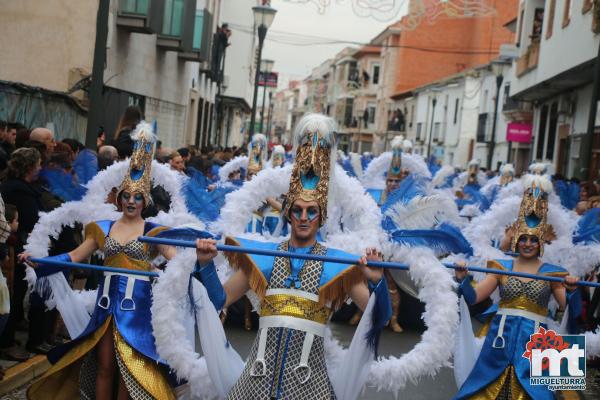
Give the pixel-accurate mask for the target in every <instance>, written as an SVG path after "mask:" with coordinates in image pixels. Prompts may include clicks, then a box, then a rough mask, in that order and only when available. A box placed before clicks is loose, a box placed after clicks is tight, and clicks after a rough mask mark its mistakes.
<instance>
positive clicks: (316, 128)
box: [195, 115, 391, 399]
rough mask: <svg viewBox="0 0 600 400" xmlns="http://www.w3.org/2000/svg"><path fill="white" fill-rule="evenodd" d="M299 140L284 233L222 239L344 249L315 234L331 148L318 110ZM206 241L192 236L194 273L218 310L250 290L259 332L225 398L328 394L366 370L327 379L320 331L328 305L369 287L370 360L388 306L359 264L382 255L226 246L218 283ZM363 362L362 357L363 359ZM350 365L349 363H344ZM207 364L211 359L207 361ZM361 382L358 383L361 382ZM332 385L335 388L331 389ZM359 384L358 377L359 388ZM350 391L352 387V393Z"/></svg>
mask: <svg viewBox="0 0 600 400" xmlns="http://www.w3.org/2000/svg"><path fill="white" fill-rule="evenodd" d="M295 142H296V145H297V146H298V148H297V152H296V161H295V165H294V169H293V172H292V178H291V182H290V189H289V192H288V196H287V199H286V204H285V206H284V209H283V210H284V211H283V213H284V215H285V217H286V218H287V219H288V220H289V221H290V223H291V238H290V240H286V241H283V242H281V243H264V242H255V241H251V240H244V239H237V238H228V239H227V241H226V242H227V243H229V244H239V245H243V246H248V247H256V248H267V249H273V250H275V249H279V250H284V251H291V252H298V253H304V254H306V253H312V254H319V255H329V256H348V255H347V254H346V253H344V252H342V251H339V250H335V249H331V248H327V247H325V246H324V245H322V244H321V243H319V242H318V241H317V233H318V231H319V228H320V227H321V226H322V225H323V224H324V223H325V221H326V219H327V203H328V191H329V179H330V173H332V172H333V171H332V170H331V168H332V163H331V153H332V151H335V138H334V123H333V121H332V120H331V119H330V118H327V117H325V116H322V115H308V116H305V117H304V118H303V119H302V120H301V121H300V122H299V124H298V126H297V127H296V133H295ZM215 244H216V242H215V241H213V240H200V241H198V243H197V256H198V270H197V271H196V272H195V275H196V276H197V277H198V279H199V280H200V281H201V282H202V283H203V284H204V286H205V287H206V288H207V291H208V294H209V297H210V299H211V301H212V302H213V304H214V305H215V308H216V309H217V310H219V309H221V308H222V307H223V306H226V305H228V304H231V303H232V302H234V301H236V300H237V299H239V298H240V297H241V296H242V295H243V294H244V293H246V292H247V291H248V290H249V289H252V290H253V291H254V292H255V293H256V294H257V295H258V297H259V298H260V300H261V318H260V330H259V334H258V337H257V339H256V341H255V343H254V345H253V347H252V349H251V350H250V356H249V357H248V362H247V364H246V368H245V369H244V371H243V373H242V375H241V377H240V378H239V380H238V381H237V383H236V384H235V385H234V386H233V387H232V388H231V389H230V390H229V395H228V397H227V398H229V399H273V398H276V399H309V398H311V399H312V398H315V399H334V398H336V396H340V397H341V398H348V397H347V396H344V395H342V394H341V393H342V392H341V391H343V390H344V387H343V386H344V385H345V386H347V387H354V386H353V385H355V384H356V383H357V382H356V381H360V377H363V378H366V373H365V374H360V373H357V374H356V375H350V374H348V375H345V376H343V377H342V379H348V377H349V376H353V377H357V378H356V379H354V380H353V381H352V382H343V383H342V382H339V383H341V384H342V386H337V385H336V384H335V382H334V380H333V379H330V376H329V374H328V370H327V368H326V365H325V349H324V335H325V328H326V324H327V321H328V320H329V318H330V316H331V313H332V311H333V309H335V308H336V307H338V306H340V305H341V304H343V302H344V301H345V300H346V298H347V297H351V298H352V299H353V300H354V301H355V302H356V303H357V304H358V305H359V306H360V307H362V308H364V307H366V306H367V303H368V301H369V286H368V284H369V285H370V287H371V288H372V290H373V291H374V292H375V300H374V303H371V304H374V306H373V311H372V313H371V314H372V317H373V318H372V321H373V327H372V329H371V330H370V331H369V335H368V339H365V338H364V337H361V338H359V340H360V341H367V340H368V342H366V343H369V344H370V345H371V346H366V343H365V346H364V349H367V354H368V356H367V357H366V359H365V361H373V360H374V354H373V353H372V351H373V350H374V349H376V347H377V341H378V339H377V338H378V334H379V332H380V330H381V329H382V328H383V325H384V324H385V322H386V321H387V320H388V319H389V316H390V313H391V310H390V307H389V298H388V296H387V286H386V284H385V279H382V278H383V271H382V270H381V269H374V268H369V267H366V266H365V264H366V261H367V260H376V259H381V255H380V254H379V253H378V252H377V251H376V250H375V249H368V250H367V252H366V256H364V257H363V258H362V259H361V261H360V263H359V265H354V266H348V265H341V264H337V263H331V262H320V261H312V260H311V261H303V260H296V259H289V258H283V257H268V256H254V255H240V254H239V253H225V255H226V256H227V257H228V258H229V262H230V264H231V265H232V266H233V268H234V269H235V270H236V272H235V273H234V274H233V275H232V277H231V278H230V279H229V280H228V281H227V282H226V283H225V284H224V285H221V283H220V281H219V279H218V277H217V275H216V271H215V265H214V263H213V259H214V257H216V255H217V250H216V247H215ZM363 362H364V361H363ZM349 364H350V363H349ZM208 367H209V368H211V366H210V365H209V366H208ZM344 367H347V368H350V369H359V370H362V369H368V367H369V363H368V362H366V363H365V364H363V363H353V364H352V365H344ZM363 383H364V382H363ZM334 387H335V389H334ZM360 387H362V384H360V383H359V384H358V388H360ZM355 394H356V393H355Z"/></svg>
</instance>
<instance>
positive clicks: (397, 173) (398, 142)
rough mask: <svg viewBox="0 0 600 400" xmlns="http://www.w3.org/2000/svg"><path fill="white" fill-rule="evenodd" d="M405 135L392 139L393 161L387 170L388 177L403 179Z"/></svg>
mask: <svg viewBox="0 0 600 400" xmlns="http://www.w3.org/2000/svg"><path fill="white" fill-rule="evenodd" d="M403 142H404V136H402V135H400V136H396V137H395V138H394V139H393V140H392V162H391V164H390V168H389V169H388V172H387V178H388V179H390V178H392V179H402V146H403Z"/></svg>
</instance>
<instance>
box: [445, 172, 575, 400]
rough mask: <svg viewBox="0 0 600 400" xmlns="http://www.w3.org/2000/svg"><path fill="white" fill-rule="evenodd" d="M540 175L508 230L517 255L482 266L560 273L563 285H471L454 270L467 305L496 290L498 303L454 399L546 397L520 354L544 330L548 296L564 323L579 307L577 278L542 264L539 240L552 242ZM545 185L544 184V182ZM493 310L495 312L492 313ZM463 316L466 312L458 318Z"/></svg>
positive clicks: (514, 281) (494, 280)
mask: <svg viewBox="0 0 600 400" xmlns="http://www.w3.org/2000/svg"><path fill="white" fill-rule="evenodd" d="M542 179H546V178H545V177H541V176H539V177H536V178H534V179H533V183H532V185H531V186H530V187H529V188H528V189H527V191H526V192H525V194H524V196H523V200H522V202H521V207H520V210H519V217H518V220H517V222H516V223H515V224H514V225H513V226H512V229H510V230H508V231H507V232H511V233H512V235H513V236H512V237H511V238H510V241H511V248H512V250H513V251H514V252H518V253H519V255H518V256H517V258H516V259H514V260H491V261H489V262H488V268H490V269H498V270H509V271H519V272H526V273H533V274H538V275H545V276H559V277H564V283H550V282H548V281H542V280H524V279H522V278H518V277H514V276H506V275H494V274H489V275H488V276H487V277H486V278H485V279H484V280H483V281H481V282H480V283H479V284H478V285H477V286H476V287H475V288H474V287H473V286H472V285H471V279H470V277H468V276H467V268H466V267H464V268H463V269H462V270H457V272H456V277H457V279H458V280H460V281H461V284H460V292H461V293H462V295H463V296H464V299H465V300H466V302H467V303H468V304H476V303H479V302H481V301H483V300H485V299H487V298H488V297H489V296H490V295H491V294H492V292H493V291H494V290H495V289H496V288H499V289H500V302H499V304H498V305H497V308H496V306H494V308H493V309H492V310H490V311H489V312H487V313H489V314H491V315H493V317H492V319H491V321H490V322H489V323H488V325H486V326H485V327H484V328H485V329H484V332H485V331H487V334H486V337H485V342H484V343H483V347H482V349H481V353H480V354H479V357H478V359H477V361H476V362H475V365H474V367H473V369H472V370H471V373H470V374H469V376H468V377H467V379H466V381H465V382H464V384H463V385H462V387H461V388H460V390H459V392H458V394H457V395H456V399H526V398H533V399H536V400H537V399H552V398H554V394H553V392H551V391H550V390H549V389H548V388H547V387H546V386H541V385H540V386H532V385H530V384H529V376H530V362H529V360H528V359H526V358H524V357H523V353H524V352H525V350H526V344H527V342H529V340H530V335H532V334H534V333H537V332H538V328H539V327H544V328H547V324H546V321H547V318H548V315H549V310H548V302H549V300H550V296H551V295H552V296H554V298H555V299H556V301H557V302H558V305H559V312H558V313H557V314H559V315H560V314H562V312H563V311H564V310H565V308H566V307H567V306H568V307H569V313H568V315H569V321H571V320H573V319H574V318H575V317H577V316H578V315H579V313H580V311H581V298H580V296H579V292H578V291H577V290H576V286H575V284H576V283H577V281H578V279H577V278H576V277H573V276H570V275H569V273H568V272H567V271H566V270H565V269H564V268H562V267H559V266H556V265H551V264H548V263H544V262H542V260H541V259H540V257H541V256H542V255H543V250H544V243H545V242H547V241H550V240H552V238H553V229H552V226H551V225H549V224H548V223H547V212H548V199H547V194H546V193H545V192H544V191H543V190H542V189H541V188H542V187H543V186H544V184H542V183H541V180H542ZM547 184H548V185H550V183H549V182H547ZM494 313H495V314H494ZM463 318H468V316H463Z"/></svg>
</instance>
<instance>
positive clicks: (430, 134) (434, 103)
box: [427, 96, 437, 164]
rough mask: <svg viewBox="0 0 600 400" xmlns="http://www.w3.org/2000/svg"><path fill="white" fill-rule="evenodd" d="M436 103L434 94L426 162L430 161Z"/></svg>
mask: <svg viewBox="0 0 600 400" xmlns="http://www.w3.org/2000/svg"><path fill="white" fill-rule="evenodd" d="M436 104H437V98H436V97H435V96H434V97H433V99H431V106H432V107H431V126H430V127H429V140H428V141H427V163H428V164H429V163H430V162H431V139H432V136H433V116H434V115H435V105H436Z"/></svg>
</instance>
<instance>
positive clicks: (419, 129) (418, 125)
mask: <svg viewBox="0 0 600 400" xmlns="http://www.w3.org/2000/svg"><path fill="white" fill-rule="evenodd" d="M422 130H423V123H422V122H418V123H417V134H416V138H417V140H421V131H422Z"/></svg>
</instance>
